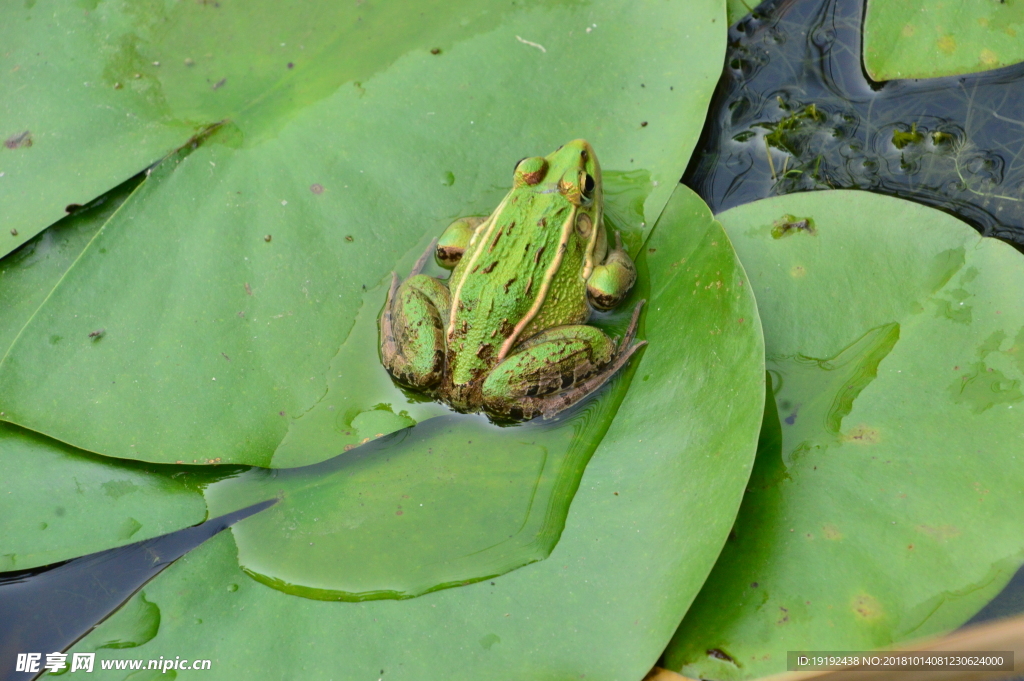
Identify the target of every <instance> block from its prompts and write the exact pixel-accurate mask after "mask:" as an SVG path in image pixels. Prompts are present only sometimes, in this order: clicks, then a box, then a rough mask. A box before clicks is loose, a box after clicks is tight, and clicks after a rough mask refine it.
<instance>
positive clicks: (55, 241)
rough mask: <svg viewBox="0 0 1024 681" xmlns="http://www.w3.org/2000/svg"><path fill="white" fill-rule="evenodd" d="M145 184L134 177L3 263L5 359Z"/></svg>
mask: <svg viewBox="0 0 1024 681" xmlns="http://www.w3.org/2000/svg"><path fill="white" fill-rule="evenodd" d="M140 181H141V178H132V179H131V180H129V181H128V182H125V183H124V184H123V185H121V186H119V187H116V188H115V189H113V190H111V191H109V192H107V193H106V194H104V195H103V196H101V197H99V198H98V199H96V200H95V201H93V202H92V203H91V204H90V205H88V206H83V207H82V209H81V210H77V211H75V213H74V214H73V215H69V216H67V217H66V218H64V219H63V220H60V221H59V222H57V224H55V225H53V226H52V227H51V228H50V229H48V230H46V231H45V232H43V233H41V234H40V235H39V236H37V237H36V238H34V239H32V240H31V241H29V242H28V243H26V244H25V245H24V246H22V248H20V249H19V250H18V251H17V252H15V253H11V254H10V255H8V256H7V257H5V258H3V259H0V310H3V314H2V315H0V356H2V354H6V353H7V350H8V348H10V347H11V343H13V342H14V339H15V338H17V336H18V333H19V332H20V331H21V328H22V327H23V326H24V325H25V323H26V322H27V321H28V320H29V319H30V318H31V317H32V315H33V314H34V313H35V311H36V310H37V309H38V308H39V306H40V305H41V304H42V303H43V301H44V300H46V297H47V296H48V295H49V294H50V291H52V290H53V287H54V286H56V285H57V283H58V282H59V281H60V279H61V277H63V276H64V273H65V272H67V271H68V268H69V267H71V265H72V264H74V262H75V260H76V259H77V258H78V256H79V255H81V254H82V251H83V250H85V247H86V246H88V245H89V242H90V241H91V240H92V238H93V237H94V236H96V232H98V231H99V229H100V227H102V226H103V224H104V223H105V222H106V221H107V220H109V219H110V216H111V215H113V214H114V212H115V211H116V210H117V209H118V208H119V207H120V206H121V204H122V203H124V201H125V199H127V198H128V196H130V195H131V193H132V191H134V190H135V188H136V187H137V186H138V184H139V182H140ZM94 331H100V329H95V330H94ZM100 335H102V334H99V333H98V334H96V335H95V336H93V338H97V337H99V336H100Z"/></svg>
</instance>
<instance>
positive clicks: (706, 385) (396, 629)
mask: <svg viewBox="0 0 1024 681" xmlns="http://www.w3.org/2000/svg"><path fill="white" fill-rule="evenodd" d="M645 254H646V261H647V262H646V265H647V268H648V271H649V277H650V301H649V308H648V316H647V318H646V336H647V338H648V340H649V341H650V345H649V346H648V347H647V348H646V349H645V351H644V355H643V356H642V358H641V361H640V362H639V364H638V366H637V367H636V374H635V376H634V379H633V381H632V384H631V385H630V389H629V392H628V393H627V395H626V398H625V400H624V401H623V403H622V405H621V407H620V408H619V412H618V414H617V416H616V418H615V420H614V421H613V422H612V424H611V428H610V429H609V431H608V433H607V435H606V436H605V438H604V439H603V441H602V442H601V445H600V447H599V448H598V450H597V452H596V453H595V454H594V456H593V458H592V459H591V461H590V464H589V466H588V467H587V469H586V472H585V473H584V474H583V478H582V480H581V482H580V485H579V490H578V491H577V493H576V495H575V498H574V499H573V502H572V506H571V507H570V509H569V514H568V517H567V519H566V521H565V529H564V531H563V533H562V536H561V540H560V542H559V543H558V545H557V546H555V548H554V551H553V552H552V553H551V555H550V556H549V557H548V558H547V559H546V560H541V561H539V562H536V563H533V564H531V565H527V566H525V567H522V568H520V569H518V570H514V571H512V572H509V573H507V574H505V575H502V576H500V577H497V578H494V579H489V580H485V581H481V582H478V583H475V584H471V585H468V586H463V587H459V588H453V589H447V590H444V591H438V592H435V593H431V594H427V595H424V596H421V597H419V598H413V599H410V600H403V601H397V602H396V601H367V602H356V603H352V602H325V601H317V600H310V599H305V598H299V597H296V596H291V595H287V594H284V593H281V592H280V591H276V590H274V589H272V588H269V587H268V586H266V585H264V584H260V583H258V582H256V581H254V580H252V579H250V578H249V577H248V576H246V574H245V573H243V572H242V571H241V570H240V569H239V567H238V560H239V558H238V554H237V549H236V546H235V543H234V537H233V535H231V534H227V533H225V534H223V535H221V536H219V537H217V538H215V539H214V540H211V541H210V542H209V543H207V544H206V545H204V546H202V547H200V548H199V549H197V550H196V551H194V552H193V553H192V554H189V555H188V556H186V557H185V558H183V559H182V560H181V561H180V562H179V563H177V564H176V565H174V566H172V567H171V568H169V569H168V570H167V571H165V572H164V573H163V574H162V575H161V576H159V577H158V578H157V579H156V580H154V581H153V582H151V583H150V584H149V585H147V586H146V600H147V601H148V602H151V603H153V604H155V605H156V606H157V607H158V608H159V609H160V613H161V620H160V622H161V623H160V631H159V633H158V634H157V636H156V637H155V638H153V639H152V640H150V641H149V642H147V643H145V644H144V645H142V646H140V647H139V648H137V649H133V650H132V651H126V652H131V653H132V654H133V655H134V656H139V655H142V656H147V657H152V656H159V655H164V656H167V655H168V654H169V653H170V651H172V650H178V651H180V650H185V649H190V650H199V649H202V650H204V651H206V652H204V653H203V655H204V656H207V657H210V658H213V659H215V660H216V662H215V665H217V673H218V674H219V675H220V676H221V677H223V678H236V677H241V676H244V675H246V674H250V673H251V670H252V669H256V668H259V669H261V670H263V671H262V672H261V673H265V674H267V675H270V676H282V675H283V676H288V675H289V674H293V673H294V669H297V668H302V669H303V673H304V674H305V675H306V676H309V677H318V678H319V677H323V678H327V677H328V676H329V675H330V674H337V673H339V672H338V670H343V672H342V673H343V676H344V677H345V678H361V677H363V676H366V677H374V678H380V674H381V670H384V674H386V675H387V678H397V679H416V680H419V679H427V678H445V679H479V678H482V677H484V676H493V675H495V674H499V675H500V676H502V677H509V678H522V679H544V678H547V679H555V678H566V677H570V676H571V677H572V678H578V677H579V676H580V675H581V674H583V675H585V676H586V678H587V679H638V678H641V677H642V676H643V675H644V673H645V672H646V671H647V670H648V669H649V668H650V666H651V664H653V662H654V661H655V660H656V659H657V658H658V656H659V655H660V654H661V651H662V649H663V647H664V645H665V643H666V641H667V640H668V637H669V636H670V634H671V632H672V630H673V629H674V628H675V626H676V623H677V622H678V620H679V617H680V614H681V613H682V612H683V611H685V609H686V607H687V605H688V604H689V602H690V600H691V599H692V597H693V595H694V594H695V593H696V592H697V590H698V589H699V588H700V585H701V584H702V582H703V581H704V578H705V576H706V574H707V571H708V570H709V569H710V567H711V564H712V563H713V562H714V559H715V556H717V554H718V552H719V551H720V549H721V546H722V543H723V542H724V540H725V535H726V533H727V532H728V530H729V527H730V525H731V522H732V517H733V516H732V514H733V510H734V509H735V508H736V507H737V505H738V502H739V498H740V496H741V492H742V489H743V486H744V484H745V483H746V480H747V475H748V471H749V466H750V463H751V455H752V452H753V449H754V445H755V440H756V435H757V426H758V424H759V423H760V419H761V412H762V397H763V394H764V384H763V381H764V374H763V367H762V365H761V361H760V357H761V354H760V353H761V351H762V345H761V335H760V326H759V322H758V316H757V310H756V308H755V306H754V303H753V297H752V296H751V292H750V287H749V285H748V284H747V282H746V279H745V276H744V274H743V270H742V268H741V267H740V265H739V263H738V261H737V260H736V259H735V256H734V254H733V252H732V249H731V247H730V245H729V241H728V239H727V238H726V236H725V233H724V232H723V231H722V230H721V228H720V226H719V225H718V224H717V223H716V222H715V221H714V220H713V219H712V218H711V215H710V212H709V211H708V210H707V208H706V206H704V205H703V203H702V202H701V201H700V200H699V199H698V198H697V197H696V195H694V194H693V193H692V192H691V191H690V190H689V189H686V188H685V187H680V188H679V189H677V193H676V195H675V197H674V198H673V201H672V202H671V203H670V204H669V206H668V207H667V208H666V210H665V213H664V215H663V216H662V217H661V219H660V221H659V223H658V226H657V228H656V229H655V231H654V234H653V235H652V236H651V238H650V240H649V241H648V242H647V243H646V244H645ZM652 424H657V427H654V428H652V427H651V425H652ZM424 425H426V424H424ZM421 427H422V426H416V428H421ZM424 464H425V466H428V465H429V464H428V462H426V461H425V462H424ZM425 472H429V471H427V469H426V468H425ZM498 473H500V471H496V474H498ZM310 541H316V540H315V539H313V538H310ZM638 584H642V585H643V588H637V585H638ZM129 612H130V611H129ZM119 617H120V615H119V614H115V615H114V617H113V618H111V620H109V621H108V622H107V623H104V624H102V625H100V627H98V628H97V629H96V630H95V631H94V632H93V633H92V634H90V635H89V637H87V638H86V639H84V640H83V641H82V643H81V644H79V646H80V649H86V650H87V649H89V646H90V645H92V641H93V639H96V640H107V638H109V637H105V633H104V629H105V628H106V627H107V626H115V625H116V623H117V621H118V618H119ZM282 631H287V632H288V641H295V640H300V641H307V642H308V643H309V645H310V646H311V648H310V647H308V646H295V645H293V644H292V643H288V644H287V645H282V641H283V640H284V639H282V638H281V632H282ZM211 632H216V635H215V636H214V635H211ZM311 650H312V652H313V654H310V651H311ZM170 654H172V655H180V652H177V653H170ZM120 656H121V654H120V653H119V652H118V651H111V655H110V657H120ZM126 657H127V656H126ZM374 675H376V676H374Z"/></svg>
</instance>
